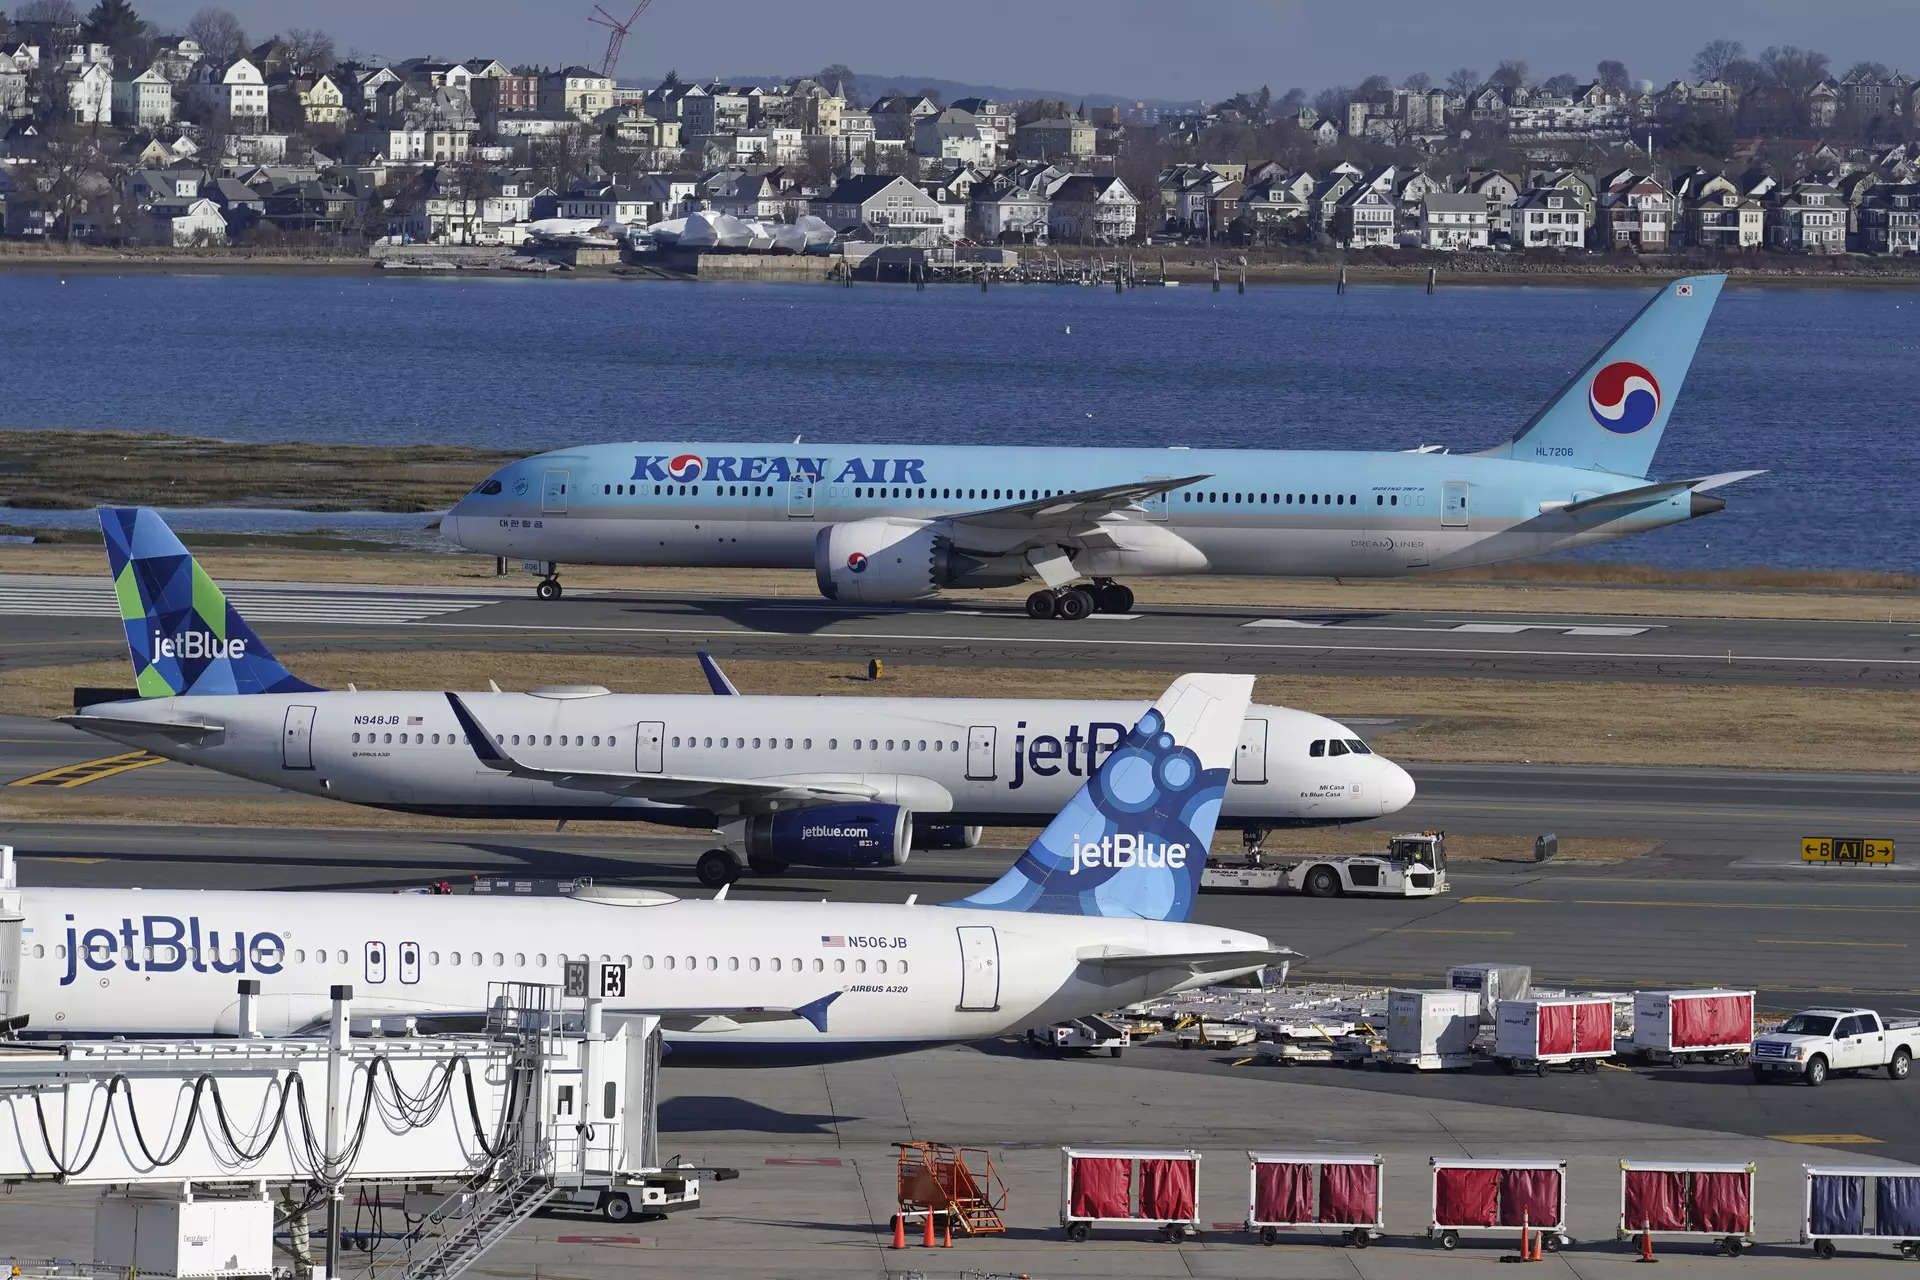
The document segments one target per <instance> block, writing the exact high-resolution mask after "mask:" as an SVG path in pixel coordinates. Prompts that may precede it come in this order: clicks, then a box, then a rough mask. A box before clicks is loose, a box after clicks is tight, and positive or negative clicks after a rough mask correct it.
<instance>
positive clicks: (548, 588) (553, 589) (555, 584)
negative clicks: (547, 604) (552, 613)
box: [533, 578, 560, 600]
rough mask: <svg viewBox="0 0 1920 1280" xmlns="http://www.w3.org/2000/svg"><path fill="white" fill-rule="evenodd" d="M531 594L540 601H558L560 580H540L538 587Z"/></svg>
mask: <svg viewBox="0 0 1920 1280" xmlns="http://www.w3.org/2000/svg"><path fill="white" fill-rule="evenodd" d="M533 594H535V595H537V596H539V597H540V598H541V599H542V600H558V599H559V598H560V579H558V578H542V579H540V585H539V586H537V587H535V588H534V589H533Z"/></svg>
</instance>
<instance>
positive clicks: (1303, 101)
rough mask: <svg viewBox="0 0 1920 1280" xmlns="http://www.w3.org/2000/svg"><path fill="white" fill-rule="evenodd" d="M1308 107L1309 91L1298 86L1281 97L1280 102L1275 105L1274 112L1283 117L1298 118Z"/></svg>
mask: <svg viewBox="0 0 1920 1280" xmlns="http://www.w3.org/2000/svg"><path fill="white" fill-rule="evenodd" d="M1306 105H1307V91H1306V90H1305V89H1301V88H1299V87H1297V86H1296V87H1295V88H1292V89H1289V90H1287V91H1286V92H1285V93H1283V94H1281V95H1280V100H1279V101H1278V102H1276V103H1274V110H1276V111H1278V112H1279V113H1280V114H1281V115H1283V116H1297V115H1299V114H1300V109H1301V108H1302V107H1304V106H1306Z"/></svg>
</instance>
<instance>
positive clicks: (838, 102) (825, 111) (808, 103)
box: [794, 86, 847, 138]
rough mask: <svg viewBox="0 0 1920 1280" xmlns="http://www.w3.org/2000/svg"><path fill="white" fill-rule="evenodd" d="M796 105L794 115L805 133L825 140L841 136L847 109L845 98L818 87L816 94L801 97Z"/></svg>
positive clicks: (796, 101)
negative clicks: (841, 124)
mask: <svg viewBox="0 0 1920 1280" xmlns="http://www.w3.org/2000/svg"><path fill="white" fill-rule="evenodd" d="M795 103H796V110H795V112H794V115H795V117H796V118H797V120H798V122H799V125H800V128H801V130H802V131H803V132H805V133H808V134H811V135H813V136H816V137H823V138H837V137H839V136H840V118H841V116H842V114H843V113H844V112H845V111H846V109H847V100H846V98H845V97H844V96H842V95H841V94H839V93H834V92H829V91H828V90H826V89H822V88H818V87H817V86H816V90H815V91H814V92H811V93H806V94H802V95H799V96H798V97H797V98H796V99H795Z"/></svg>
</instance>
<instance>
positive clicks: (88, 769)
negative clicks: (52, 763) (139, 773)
mask: <svg viewBox="0 0 1920 1280" xmlns="http://www.w3.org/2000/svg"><path fill="white" fill-rule="evenodd" d="M165 763H167V758H166V757H165V756H156V755H154V754H153V753H152V752H150V751H128V752H124V753H122V754H120V755H117V756H102V757H101V758H100V759H98V760H83V761H81V762H80V763H79V764H63V765H61V766H60V767H59V768H57V769H48V770H47V771H46V772H44V773H35V774H30V775H28V776H27V777H24V778H15V779H14V780H13V781H12V782H9V783H8V784H7V785H8V786H10V787H62V788H65V787H80V786H85V785H86V784H87V783H89V782H98V781H100V779H102V778H111V777H113V775H115V774H116V773H126V772H127V771H129V770H131V769H144V768H146V767H147V766H149V765H156V764H165Z"/></svg>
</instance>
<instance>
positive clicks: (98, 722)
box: [54, 715, 227, 738]
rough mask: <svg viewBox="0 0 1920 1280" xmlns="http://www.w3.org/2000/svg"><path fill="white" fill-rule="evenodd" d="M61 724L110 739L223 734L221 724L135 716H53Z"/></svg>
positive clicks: (197, 736)
mask: <svg viewBox="0 0 1920 1280" xmlns="http://www.w3.org/2000/svg"><path fill="white" fill-rule="evenodd" d="M54 719H56V720H58V721H59V722H60V723H61V724H70V725H72V726H73V727H74V728H76V729H85V730H86V731H87V732H89V733H100V734H102V735H105V736H107V737H112V736H113V735H114V734H116V733H128V732H141V731H144V732H147V733H163V734H165V735H166V736H167V737H169V738H204V737H206V736H207V735H208V734H210V733H225V732H226V730H227V726H225V725H223V724H201V723H198V722H195V721H187V720H145V719H141V718H140V717H137V716H88V715H74V716H55V717H54Z"/></svg>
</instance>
